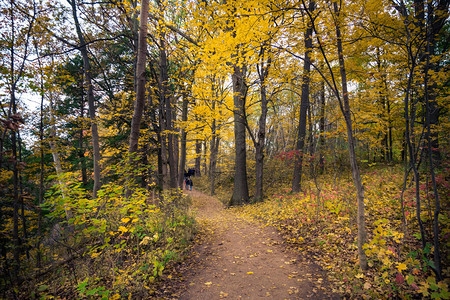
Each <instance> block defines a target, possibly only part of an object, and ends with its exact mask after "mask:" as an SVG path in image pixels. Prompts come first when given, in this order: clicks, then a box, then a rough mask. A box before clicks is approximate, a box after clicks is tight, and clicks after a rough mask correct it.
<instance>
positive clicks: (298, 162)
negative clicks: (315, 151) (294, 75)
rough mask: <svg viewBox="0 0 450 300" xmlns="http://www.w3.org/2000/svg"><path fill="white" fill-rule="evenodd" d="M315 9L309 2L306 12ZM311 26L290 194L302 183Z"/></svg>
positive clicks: (309, 26) (297, 189)
mask: <svg viewBox="0 0 450 300" xmlns="http://www.w3.org/2000/svg"><path fill="white" fill-rule="evenodd" d="M314 9H315V1H314V0H310V1H309V7H308V11H309V13H312V12H313V11H314ZM312 33H313V29H312V24H311V21H308V25H307V27H306V32H305V59H304V62H303V76H302V80H303V82H302V95H301V98H300V117H299V120H298V135H297V145H296V147H295V150H296V152H297V153H296V155H295V165H294V176H293V178H292V192H294V193H298V192H299V191H300V190H301V181H302V165H303V154H304V148H305V135H306V113H307V110H308V106H309V83H310V70H311V51H312Z"/></svg>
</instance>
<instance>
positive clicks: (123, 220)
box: [120, 218, 130, 223]
mask: <svg viewBox="0 0 450 300" xmlns="http://www.w3.org/2000/svg"><path fill="white" fill-rule="evenodd" d="M129 221H130V218H122V219H121V220H120V222H122V223H128V222H129Z"/></svg>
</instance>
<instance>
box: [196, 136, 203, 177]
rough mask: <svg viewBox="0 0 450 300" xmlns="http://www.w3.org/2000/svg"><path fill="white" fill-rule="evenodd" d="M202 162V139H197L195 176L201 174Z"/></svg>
mask: <svg viewBox="0 0 450 300" xmlns="http://www.w3.org/2000/svg"><path fill="white" fill-rule="evenodd" d="M201 162H202V141H201V140H199V139H196V140H195V165H194V169H195V176H200V175H201V173H200V172H201V171H200V165H201Z"/></svg>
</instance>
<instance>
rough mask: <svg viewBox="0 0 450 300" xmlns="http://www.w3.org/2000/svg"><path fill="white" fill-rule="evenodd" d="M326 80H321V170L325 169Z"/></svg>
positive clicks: (322, 171)
mask: <svg viewBox="0 0 450 300" xmlns="http://www.w3.org/2000/svg"><path fill="white" fill-rule="evenodd" d="M324 152H325V80H323V79H322V80H321V81H320V121H319V172H320V174H323V173H324V170H325V154H324Z"/></svg>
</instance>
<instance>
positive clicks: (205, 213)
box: [158, 190, 339, 299]
mask: <svg viewBox="0 0 450 300" xmlns="http://www.w3.org/2000/svg"><path fill="white" fill-rule="evenodd" d="M188 193H189V194H190V196H191V197H192V202H193V203H192V204H193V205H192V206H193V210H194V213H195V216H196V219H197V222H198V224H199V227H200V228H199V233H198V237H197V240H196V242H195V245H194V247H193V248H192V250H191V251H190V255H188V257H187V258H186V259H185V260H184V261H183V262H182V263H181V264H179V265H178V266H177V267H175V268H174V269H173V270H172V271H171V272H170V273H171V274H170V275H167V278H166V279H165V280H163V283H162V290H161V291H160V294H159V295H158V296H160V297H162V298H172V299H221V298H228V299H262V298H266V299H339V296H338V295H335V294H332V293H331V292H329V291H331V289H329V287H328V282H327V281H326V274H325V273H324V271H323V270H322V269H321V268H320V267H319V266H318V265H316V264H315V263H314V262H312V261H310V260H309V259H308V258H307V257H299V255H298V253H297V254H295V253H293V252H291V251H290V250H289V249H288V248H287V247H286V245H285V244H284V243H283V241H282V239H281V238H280V237H279V235H278V233H277V232H276V230H275V229H273V228H271V227H264V226H263V225H262V224H260V223H258V222H256V221H253V220H250V219H248V218H244V217H242V216H241V215H239V214H238V213H237V212H236V211H234V210H232V209H225V208H224V207H223V205H222V203H220V202H219V200H217V199H216V198H214V197H210V196H208V195H206V194H203V193H201V192H199V191H195V190H193V191H189V192H188Z"/></svg>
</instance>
